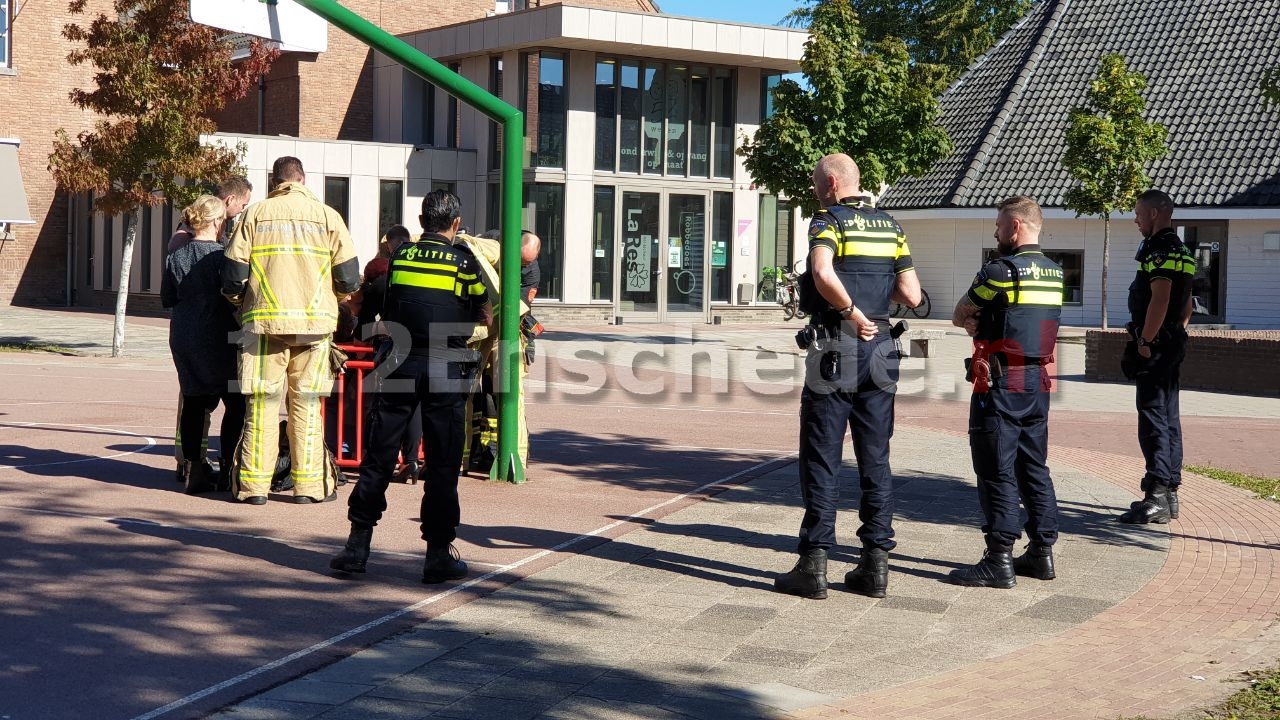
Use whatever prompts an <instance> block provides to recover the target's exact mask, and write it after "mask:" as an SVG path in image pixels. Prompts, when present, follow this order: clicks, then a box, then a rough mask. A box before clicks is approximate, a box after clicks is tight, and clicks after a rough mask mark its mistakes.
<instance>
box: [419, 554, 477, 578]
mask: <svg viewBox="0 0 1280 720" xmlns="http://www.w3.org/2000/svg"><path fill="white" fill-rule="evenodd" d="M466 576H467V564H466V563H464V562H462V558H460V557H458V551H457V550H455V549H453V545H443V546H438V547H431V546H428V547H427V559H426V562H424V563H423V564H422V582H424V583H426V584H427V585H435V584H436V583H442V582H444V581H446V580H460V579H462V578H464V577H466Z"/></svg>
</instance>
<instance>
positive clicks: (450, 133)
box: [444, 63, 462, 148]
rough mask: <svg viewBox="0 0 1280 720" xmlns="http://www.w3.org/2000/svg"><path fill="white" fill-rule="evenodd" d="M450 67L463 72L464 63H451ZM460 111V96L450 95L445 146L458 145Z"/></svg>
mask: <svg viewBox="0 0 1280 720" xmlns="http://www.w3.org/2000/svg"><path fill="white" fill-rule="evenodd" d="M449 69H450V70H452V71H453V72H455V73H458V74H461V73H462V64H461V63H449ZM459 112H460V110H459V108H458V98H456V97H454V96H452V95H450V96H449V103H448V106H447V107H446V109H445V114H446V115H447V116H448V118H447V119H448V125H447V126H446V127H445V130H444V132H445V138H444V146H445V147H447V148H456V147H458V121H459V118H458V113H459Z"/></svg>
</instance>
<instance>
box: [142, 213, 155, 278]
mask: <svg viewBox="0 0 1280 720" xmlns="http://www.w3.org/2000/svg"><path fill="white" fill-rule="evenodd" d="M151 210H152V208H151V206H150V205H147V206H144V207H143V208H142V237H141V238H139V239H140V240H142V251H141V252H140V253H139V255H141V257H140V258H139V259H140V260H142V267H141V268H140V269H141V270H142V273H141V275H142V276H141V277H140V278H139V280H140V281H141V283H140V284H139V287H140V288H142V290H144V291H147V290H150V289H151V253H152V250H153V248H154V247H155V243H153V242H152V238H151V233H152V231H153V230H154V227H153V225H154V223H153V222H152V218H151Z"/></svg>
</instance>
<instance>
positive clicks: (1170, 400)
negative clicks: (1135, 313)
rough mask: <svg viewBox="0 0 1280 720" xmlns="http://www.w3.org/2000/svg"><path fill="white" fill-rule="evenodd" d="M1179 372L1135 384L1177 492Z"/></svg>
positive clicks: (1162, 469) (1159, 459) (1155, 467)
mask: <svg viewBox="0 0 1280 720" xmlns="http://www.w3.org/2000/svg"><path fill="white" fill-rule="evenodd" d="M1180 371H1181V361H1178V362H1175V363H1173V364H1171V365H1170V366H1169V367H1168V368H1167V369H1163V370H1161V371H1159V372H1149V373H1145V374H1142V375H1139V376H1138V377H1137V379H1136V380H1134V384H1135V385H1137V387H1138V392H1137V401H1138V402H1137V404H1138V446H1139V447H1141V448H1142V457H1143V458H1144V459H1145V460H1146V463H1147V474H1146V477H1145V478H1144V481H1145V484H1150V483H1157V484H1161V485H1168V486H1169V487H1171V488H1173V489H1175V490H1176V489H1177V488H1178V486H1179V485H1181V484H1182V417H1181V414H1180V413H1179V410H1178V389H1179V377H1180ZM183 432H184V433H185V432H186V430H183ZM184 437H185V435H184Z"/></svg>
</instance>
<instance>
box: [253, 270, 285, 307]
mask: <svg viewBox="0 0 1280 720" xmlns="http://www.w3.org/2000/svg"><path fill="white" fill-rule="evenodd" d="M249 271H250V272H252V273H253V276H254V277H256V278H258V292H260V293H262V300H263V302H265V303H266V304H267V305H269V306H271V307H275V306H277V305H279V304H280V301H279V300H277V299H276V294H275V292H274V291H273V290H272V289H271V283H270V282H268V281H267V273H266V270H264V269H263V267H262V265H260V264H258V261H257V260H256V259H254V258H249Z"/></svg>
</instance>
